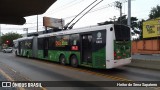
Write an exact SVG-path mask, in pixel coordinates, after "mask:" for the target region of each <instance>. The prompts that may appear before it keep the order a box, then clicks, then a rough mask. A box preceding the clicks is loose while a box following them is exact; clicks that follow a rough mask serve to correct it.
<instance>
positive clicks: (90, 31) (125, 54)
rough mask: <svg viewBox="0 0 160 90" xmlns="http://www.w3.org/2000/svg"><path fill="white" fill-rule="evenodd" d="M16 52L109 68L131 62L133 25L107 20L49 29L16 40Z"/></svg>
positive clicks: (57, 60)
mask: <svg viewBox="0 0 160 90" xmlns="http://www.w3.org/2000/svg"><path fill="white" fill-rule="evenodd" d="M14 45H15V46H14V47H15V54H16V55H18V56H24V57H32V58H38V59H42V60H49V61H54V62H60V63H61V64H64V65H65V64H70V65H71V66H73V67H77V66H85V67H90V68H99V69H110V68H115V67H118V66H122V65H126V64H129V63H130V62H131V37H130V28H129V27H127V26H124V25H115V24H108V25H102V26H90V27H84V28H78V29H71V30H64V31H58V32H52V33H47V34H43V35H39V36H31V37H24V38H19V39H17V40H14Z"/></svg>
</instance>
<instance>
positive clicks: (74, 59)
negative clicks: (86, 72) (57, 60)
mask: <svg viewBox="0 0 160 90" xmlns="http://www.w3.org/2000/svg"><path fill="white" fill-rule="evenodd" d="M71 66H73V67H78V59H77V57H76V56H75V55H73V56H72V57H71Z"/></svg>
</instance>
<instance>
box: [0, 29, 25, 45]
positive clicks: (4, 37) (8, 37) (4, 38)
mask: <svg viewBox="0 0 160 90" xmlns="http://www.w3.org/2000/svg"><path fill="white" fill-rule="evenodd" d="M21 37H22V35H20V34H18V33H13V32H10V33H6V34H4V35H2V36H1V44H8V46H9V47H12V46H13V40H15V39H17V38H21ZM7 41H8V42H7Z"/></svg>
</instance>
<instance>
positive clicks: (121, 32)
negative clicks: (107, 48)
mask: <svg viewBox="0 0 160 90" xmlns="http://www.w3.org/2000/svg"><path fill="white" fill-rule="evenodd" d="M114 29H115V37H116V41H129V40H131V37H130V28H129V27H127V26H124V25H114Z"/></svg>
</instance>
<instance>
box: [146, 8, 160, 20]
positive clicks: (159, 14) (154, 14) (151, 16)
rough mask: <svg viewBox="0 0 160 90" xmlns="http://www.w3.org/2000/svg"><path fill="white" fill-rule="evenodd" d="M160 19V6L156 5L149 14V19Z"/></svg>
mask: <svg viewBox="0 0 160 90" xmlns="http://www.w3.org/2000/svg"><path fill="white" fill-rule="evenodd" d="M158 17H160V6H159V5H157V6H156V7H153V8H152V9H151V11H150V14H149V19H154V18H158Z"/></svg>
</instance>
